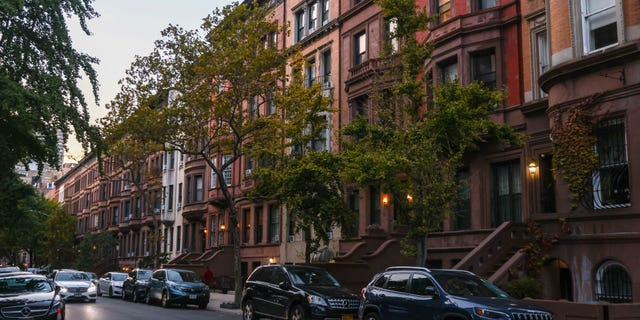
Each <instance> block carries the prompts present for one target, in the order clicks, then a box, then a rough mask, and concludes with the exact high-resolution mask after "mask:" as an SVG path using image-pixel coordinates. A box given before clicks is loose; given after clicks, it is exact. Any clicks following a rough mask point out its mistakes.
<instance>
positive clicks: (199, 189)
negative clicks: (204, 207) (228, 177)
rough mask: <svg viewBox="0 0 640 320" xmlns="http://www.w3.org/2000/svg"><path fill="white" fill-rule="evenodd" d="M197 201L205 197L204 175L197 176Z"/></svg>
mask: <svg viewBox="0 0 640 320" xmlns="http://www.w3.org/2000/svg"><path fill="white" fill-rule="evenodd" d="M194 180H195V185H194V187H195V193H196V194H195V201H196V202H200V201H202V200H203V198H204V182H203V181H202V180H203V179H202V176H196V177H195V179H194Z"/></svg>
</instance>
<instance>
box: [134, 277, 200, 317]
mask: <svg viewBox="0 0 640 320" xmlns="http://www.w3.org/2000/svg"><path fill="white" fill-rule="evenodd" d="M155 301H160V304H161V305H162V306H163V307H165V308H168V307H169V306H171V305H172V304H178V305H181V306H186V305H187V304H195V305H197V306H198V308H200V309H206V308H207V304H208V303H209V287H208V286H207V285H205V284H204V283H203V282H202V280H200V277H198V275H197V274H196V273H195V272H193V271H190V270H182V269H158V270H156V271H154V272H153V274H152V275H151V278H150V279H149V283H148V290H147V295H146V302H147V304H152V303H154V302H155Z"/></svg>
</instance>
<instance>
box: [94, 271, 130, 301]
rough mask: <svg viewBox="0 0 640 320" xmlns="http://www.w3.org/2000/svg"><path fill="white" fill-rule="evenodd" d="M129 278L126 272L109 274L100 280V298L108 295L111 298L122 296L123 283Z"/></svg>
mask: <svg viewBox="0 0 640 320" xmlns="http://www.w3.org/2000/svg"><path fill="white" fill-rule="evenodd" d="M126 278H127V274H126V273H124V272H107V273H105V274H103V275H102V277H100V279H98V296H102V295H103V294H106V295H108V296H109V298H111V297H114V296H115V297H121V296H122V283H123V282H124V279H126Z"/></svg>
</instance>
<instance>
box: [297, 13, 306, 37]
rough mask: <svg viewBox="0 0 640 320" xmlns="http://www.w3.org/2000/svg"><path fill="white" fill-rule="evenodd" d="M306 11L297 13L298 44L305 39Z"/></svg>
mask: <svg viewBox="0 0 640 320" xmlns="http://www.w3.org/2000/svg"><path fill="white" fill-rule="evenodd" d="M304 36H305V34H304V10H300V11H298V12H296V42H299V41H302V38H304Z"/></svg>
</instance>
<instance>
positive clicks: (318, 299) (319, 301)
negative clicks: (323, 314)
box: [307, 295, 327, 306]
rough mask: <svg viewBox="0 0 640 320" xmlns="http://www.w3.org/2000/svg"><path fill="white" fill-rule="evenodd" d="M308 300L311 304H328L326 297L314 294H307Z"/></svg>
mask: <svg viewBox="0 0 640 320" xmlns="http://www.w3.org/2000/svg"><path fill="white" fill-rule="evenodd" d="M307 301H308V302H309V304H315V305H320V306H327V301H326V300H324V298H322V297H319V296H314V295H307Z"/></svg>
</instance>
